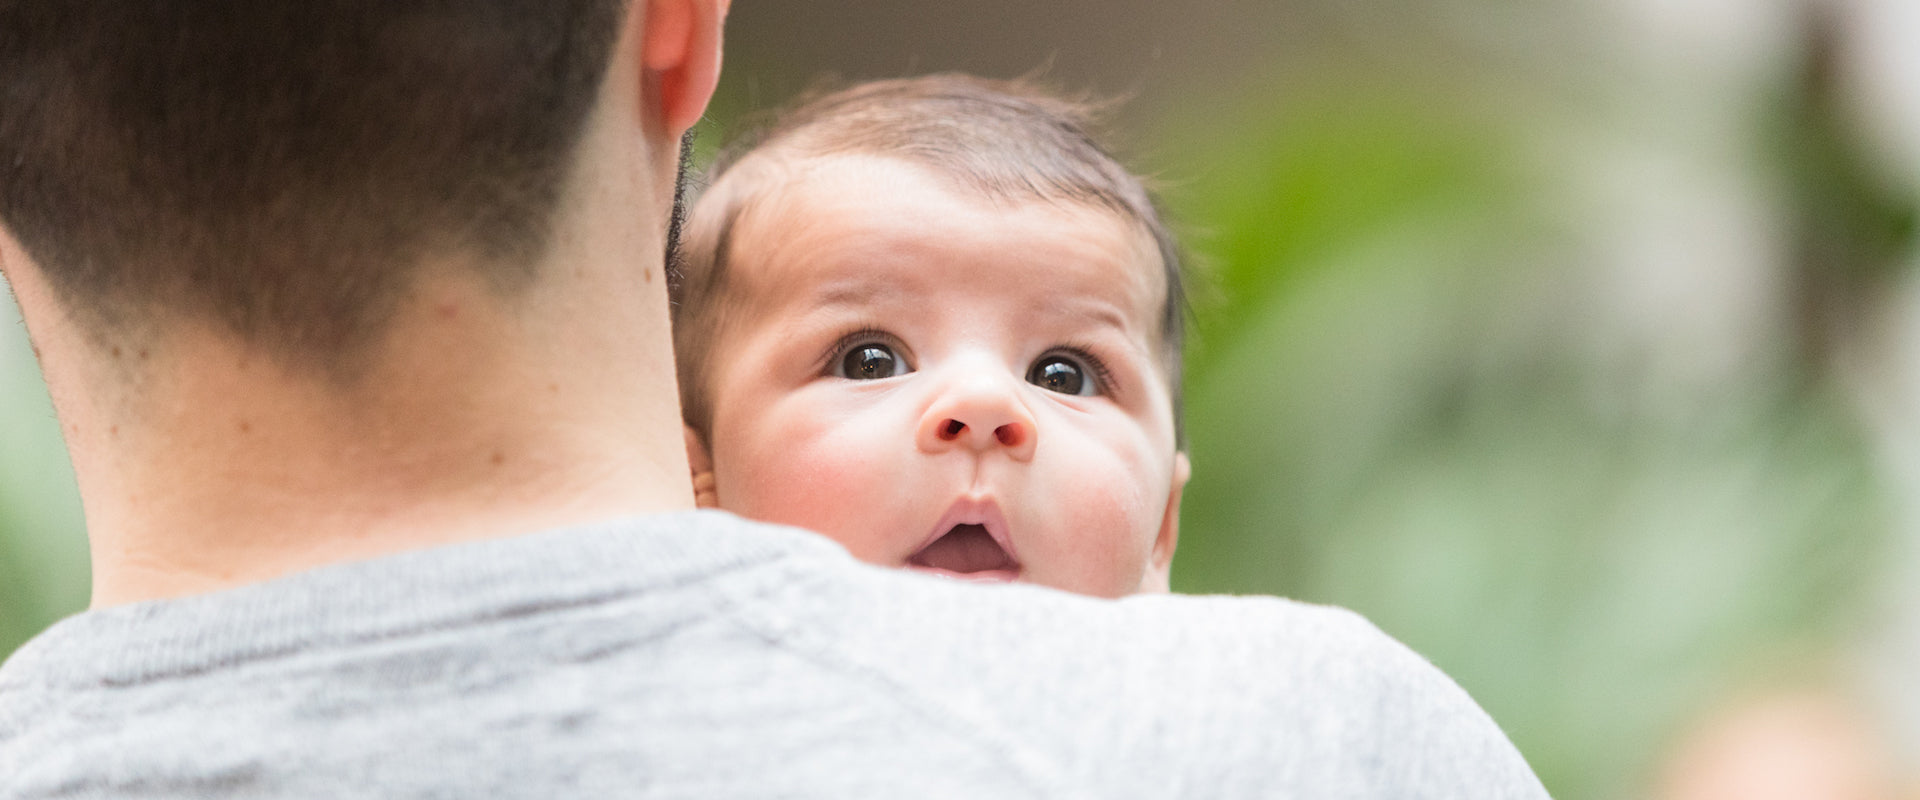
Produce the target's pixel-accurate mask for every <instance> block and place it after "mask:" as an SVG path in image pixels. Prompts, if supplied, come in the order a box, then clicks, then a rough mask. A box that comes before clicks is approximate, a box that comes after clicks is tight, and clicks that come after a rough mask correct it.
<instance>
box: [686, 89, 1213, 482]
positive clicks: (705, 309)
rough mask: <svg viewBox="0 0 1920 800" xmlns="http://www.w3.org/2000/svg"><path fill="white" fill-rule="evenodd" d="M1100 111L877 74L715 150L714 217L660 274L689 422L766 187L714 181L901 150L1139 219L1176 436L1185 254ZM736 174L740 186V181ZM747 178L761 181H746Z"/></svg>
mask: <svg viewBox="0 0 1920 800" xmlns="http://www.w3.org/2000/svg"><path fill="white" fill-rule="evenodd" d="M1098 110H1099V109H1098V106H1097V105H1096V104H1094V103H1090V102H1085V101H1081V100H1075V99H1071V98H1068V97H1064V96H1062V95H1060V94H1058V93H1055V92H1050V91H1047V90H1045V89H1043V88H1040V87H1038V86H1036V85H1034V84H1033V83H1032V82H1030V81H996V80H988V79H985V78H977V77H973V76H969V75H961V74H952V73H946V74H937V75H926V76H921V77H915V78H899V79H893V80H881V81H872V82H868V83H862V84H858V85H855V86H852V87H849V88H846V89H842V90H840V91H837V92H832V93H828V94H815V95H810V96H806V97H803V98H801V99H800V100H799V101H796V103H795V104H793V105H792V106H791V107H789V108H787V109H785V110H782V111H778V112H775V113H773V114H771V115H769V116H768V117H766V118H765V119H764V120H763V121H762V122H761V124H759V125H758V126H753V127H750V128H749V129H748V131H747V133H745V134H743V135H741V136H739V137H737V138H736V140H734V141H733V142H730V143H729V144H728V145H727V146H726V147H724V148H722V149H721V152H720V154H719V155H718V156H717V157H716V158H715V160H714V164H713V166H712V167H711V168H710V170H709V172H708V179H707V183H708V185H709V186H710V187H714V188H716V189H719V190H720V195H721V196H719V197H716V198H715V200H716V201H717V202H720V203H722V204H723V207H722V208H720V210H719V211H718V212H716V213H717V214H718V215H719V217H718V219H716V220H713V221H711V222H709V221H704V220H703V221H701V224H700V225H699V226H698V227H697V228H690V229H688V230H686V231H684V233H685V237H684V239H683V241H682V245H683V247H682V249H681V250H679V251H678V252H677V253H676V254H675V257H674V259H673V260H672V263H671V264H670V265H669V270H668V289H669V292H670V294H671V296H672V298H673V329H674V332H673V338H674V349H675V355H676V360H677V361H678V364H679V373H680V397H681V408H682V410H683V413H684V414H685V416H686V419H687V424H688V425H689V426H691V427H692V428H693V429H694V430H695V431H696V432H698V433H699V434H700V435H701V436H702V437H708V436H710V435H711V433H712V431H711V430H709V426H710V424H711V419H710V418H709V417H710V415H711V413H712V409H711V408H710V405H711V403H710V398H709V397H708V396H707V387H706V383H707V376H706V374H705V366H704V365H705V363H706V361H707V360H708V359H707V358H706V350H707V349H708V348H709V347H710V346H711V345H712V344H713V341H712V340H713V339H714V338H715V337H716V336H717V335H718V327H719V325H720V318H721V316H722V315H723V314H724V313H725V308H724V307H723V305H722V302H723V301H722V300H721V299H720V298H721V295H724V294H725V293H726V291H725V287H726V284H727V282H728V274H727V272H728V270H727V259H728V255H729V250H730V246H729V245H730V241H731V238H732V233H733V227H734V224H735V222H736V221H737V220H738V219H739V218H740V217H741V215H742V214H743V213H745V211H746V210H747V208H748V207H750V206H751V205H752V203H753V202H754V200H755V199H756V198H758V197H760V196H762V195H764V194H765V193H766V192H767V191H768V190H770V189H772V188H773V187H767V186H752V185H749V186H747V187H746V188H744V189H743V188H738V187H727V188H725V189H721V186H722V182H723V181H724V180H726V179H727V177H728V175H729V173H730V170H732V169H733V168H734V167H735V166H736V165H740V164H743V163H745V162H746V161H748V160H750V159H756V158H764V157H775V158H781V157H794V158H816V157H822V156H831V155H838V154H856V153H857V154H868V155H878V156H885V157H889V158H898V159H902V160H905V161H907V162H909V163H913V164H917V165H920V166H923V167H926V168H928V169H930V170H932V171H933V172H934V173H935V174H938V175H941V176H943V177H946V178H948V179H951V180H955V181H957V182H959V184H960V185H962V186H964V187H966V188H968V189H969V190H972V191H977V192H980V193H981V194H983V195H985V196H987V197H991V198H996V199H1001V198H1004V199H1014V200H1041V201H1049V202H1067V203H1077V204H1082V205H1087V206H1091V207H1094V208H1098V209H1102V210H1106V211H1110V212H1112V213H1114V214H1116V215H1119V216H1120V217H1122V218H1124V219H1126V220H1128V221H1130V222H1132V223H1134V224H1135V225H1138V226H1139V227H1140V229H1141V230H1143V231H1145V232H1146V233H1148V234H1149V235H1151V236H1152V237H1153V240H1154V243H1155V244H1156V245H1157V247H1158V249H1159V255H1160V263H1161V270H1162V273H1163V275H1164V277H1165V282H1166V302H1165V303H1164V305H1163V307H1162V309H1161V314H1160V329H1159V331H1158V334H1159V339H1160V341H1159V344H1160V346H1161V352H1160V356H1161V361H1162V363H1163V365H1164V366H1165V367H1166V372H1167V379H1168V381H1169V383H1170V384H1171V392H1172V399H1173V418H1174V428H1175V431H1176V436H1177V437H1179V441H1180V442H1181V444H1182V446H1184V443H1185V426H1184V425H1183V424H1182V422H1181V400H1180V398H1181V390H1180V385H1181V355H1182V347H1183V344H1184V339H1185V333H1186V316H1187V298H1186V291H1185V286H1184V282H1183V279H1182V272H1181V266H1180V264H1181V250H1180V247H1179V243H1178V242H1177V240H1176V239H1175V238H1174V236H1173V233H1172V232H1171V230H1170V229H1169V228H1168V226H1167V225H1166V224H1165V222H1164V221H1163V220H1162V219H1161V215H1160V211H1159V209H1158V207H1157V204H1156V203H1155V201H1154V198H1153V195H1152V193H1151V192H1150V191H1149V190H1148V189H1147V187H1146V185H1145V183H1144V182H1143V181H1142V180H1141V179H1140V178H1139V177H1138V176H1136V175H1134V174H1133V173H1132V172H1130V171H1128V170H1127V168H1126V167H1125V166H1123V165H1121V163H1120V161H1119V160H1118V159H1116V158H1115V157H1114V156H1113V155H1112V154H1111V153H1109V152H1108V150H1107V149H1106V148H1105V147H1104V146H1103V145H1102V144H1101V143H1100V140H1099V137H1098V136H1097V135H1096V132H1095V131H1096V128H1097V124H1096V119H1097V116H1098V113H1097V112H1098ZM735 180H740V178H739V177H736V178H735ZM747 180H748V183H749V184H751V183H753V182H754V181H757V180H760V179H759V178H757V177H752V176H749V177H748V178H747Z"/></svg>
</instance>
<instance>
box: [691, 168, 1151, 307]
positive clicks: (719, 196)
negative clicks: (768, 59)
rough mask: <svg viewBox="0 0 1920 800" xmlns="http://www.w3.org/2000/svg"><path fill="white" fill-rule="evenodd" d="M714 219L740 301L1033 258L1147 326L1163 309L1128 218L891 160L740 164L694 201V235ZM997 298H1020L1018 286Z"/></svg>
mask: <svg viewBox="0 0 1920 800" xmlns="http://www.w3.org/2000/svg"><path fill="white" fill-rule="evenodd" d="M709 201H712V202H709ZM710 213H725V214H730V215H731V216H732V217H733V218H732V219H731V220H728V221H726V223H725V224H726V225H727V228H728V236H727V238H728V240H729V241H728V249H729V253H728V254H727V257H726V259H725V260H726V261H727V262H729V263H728V264H726V265H725V266H724V267H723V268H725V269H728V270H731V271H735V272H738V273H740V274H738V275H735V276H733V278H734V279H730V280H729V281H727V282H726V283H728V284H729V285H730V286H732V287H734V288H735V289H740V290H749V291H751V290H762V291H779V292H791V291H794V290H796V289H797V288H799V287H797V286H796V285H795V284H796V283H802V282H815V283H817V282H818V281H819V280H820V279H851V280H854V281H856V282H857V281H858V279H859V278H861V277H862V273H863V271H865V270H868V269H871V268H873V267H875V266H876V265H881V264H888V263H891V264H893V265H894V266H895V267H896V269H895V270H893V271H892V272H889V273H888V275H886V276H881V277H882V278H885V277H889V276H891V277H896V278H905V279H909V280H910V279H911V278H912V272H911V270H908V271H905V272H904V273H903V272H902V271H901V270H899V269H897V267H898V266H899V265H900V263H902V262H905V263H907V264H913V263H924V262H928V261H932V260H937V258H938V257H940V256H952V255H954V254H956V253H960V254H972V255H974V256H975V257H979V258H990V257H993V256H994V255H995V254H1001V255H1004V256H1005V257H1008V258H1027V257H1028V256H1035V257H1034V258H1032V259H1031V260H1032V261H1034V262H1035V266H1034V268H1035V269H1036V270H1044V271H1046V272H1048V273H1054V272H1060V271H1066V272H1071V273H1072V274H1073V277H1077V278H1078V279H1079V280H1080V281H1081V283H1083V284H1084V285H1085V287H1086V289H1087V291H1088V292H1090V293H1095V294H1115V293H1116V292H1124V294H1125V295H1126V296H1127V302H1126V303H1125V305H1127V306H1130V307H1133V308H1134V309H1135V310H1136V311H1137V312H1139V313H1140V314H1142V315H1144V316H1145V317H1146V318H1147V319H1154V318H1157V316H1158V314H1159V311H1160V309H1161V307H1162V306H1163V305H1164V304H1165V303H1166V302H1167V292H1168V276H1167V267H1166V264H1165V261H1164V257H1163V253H1162V252H1161V250H1160V248H1159V247H1158V245H1157V241H1156V239H1155V237H1154V236H1153V234H1152V232H1151V231H1149V230H1148V229H1147V228H1146V226H1144V225H1143V224H1141V223H1139V222H1138V221H1137V220H1135V219H1134V218H1133V217H1132V216H1131V215H1129V214H1127V213H1125V212H1124V211H1122V210H1119V209H1116V208H1113V207H1111V206H1109V205H1106V204H1103V203H1100V202H1097V201H1094V200H1090V199H1082V198H1072V197H1054V196H1048V195H1046V194H1043V193H1039V192H1033V193H1028V194H1025V195H1016V194H1010V193H1007V192H1001V191H994V190H992V189H990V188H986V187H983V186H981V185H979V184H978V183H976V182H974V181H970V180H968V179H967V177H966V176H964V175H959V174H955V173H953V172H952V171H948V170H942V169H940V168H939V167H938V166H935V165H930V164H924V163H918V162H915V161H913V160H910V159H904V158H899V157H895V156H890V155H868V154H861V153H836V154H829V155H807V156H800V157H794V156H791V155H786V156H783V157H779V158H767V159H764V160H759V159H757V158H750V159H749V160H743V161H742V162H740V163H739V164H738V165H737V167H736V168H735V169H734V170H732V171H730V172H729V173H728V174H726V175H724V176H722V180H721V181H720V182H718V183H716V184H715V186H714V187H713V191H711V192H710V194H709V196H708V197H703V198H702V200H701V203H700V205H699V206H698V207H697V208H696V210H695V215H696V224H700V223H701V222H704V220H699V219H698V218H699V217H700V216H702V215H706V214H710ZM1042 255H1052V256H1053V257H1054V258H1053V260H1052V261H1047V260H1046V259H1045V258H1043V257H1038V256H1042ZM997 288H1000V289H1002V290H1005V291H1007V292H1009V293H1017V292H1018V291H1019V289H1020V286H1019V285H1018V284H1012V285H1004V286H999V287H997ZM1154 327H1155V326H1151V325H1148V326H1144V329H1145V330H1147V331H1149V332H1153V329H1154Z"/></svg>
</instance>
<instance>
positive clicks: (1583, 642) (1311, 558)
mask: <svg viewBox="0 0 1920 800" xmlns="http://www.w3.org/2000/svg"><path fill="white" fill-rule="evenodd" d="M1340 89H1341V92H1340V93H1339V94H1338V95H1334V94H1332V93H1319V94H1316V93H1313V92H1300V93H1296V94H1295V98H1304V99H1287V98H1286V96H1285V94H1284V93H1276V92H1262V93H1260V94H1259V95H1258V97H1257V98H1255V99H1252V100H1250V101H1249V103H1248V105H1249V106H1250V107H1253V108H1256V109H1259V110H1260V111H1258V112H1255V113H1259V114H1265V115H1266V116H1264V117H1259V118H1255V119H1251V120H1249V119H1238V120H1234V121H1233V122H1231V123H1228V124H1224V125H1221V126H1220V127H1217V128H1213V129H1211V130H1212V132H1213V135H1212V136H1211V137H1210V139H1208V140H1206V141H1207V143H1206V144H1205V145H1204V146H1199V147H1185V146H1183V147H1182V148H1181V152H1184V153H1187V154H1188V157H1189V158H1191V159H1192V161H1193V162H1194V164H1195V165H1197V166H1195V168H1194V169H1193V170H1192V171H1191V172H1190V173H1188V174H1194V175H1199V176H1202V177H1201V178H1200V179H1199V180H1197V181H1196V182H1194V183H1193V184H1190V185H1188V186H1187V187H1185V188H1184V190H1183V191H1182V192H1181V193H1180V194H1179V195H1177V196H1176V198H1177V199H1178V200H1179V201H1180V202H1178V203H1177V208H1176V210H1177V212H1178V214H1177V215H1178V216H1179V217H1181V218H1184V219H1189V220H1197V221H1199V222H1200V224H1201V225H1203V226H1204V227H1205V228H1207V229H1208V233H1209V235H1207V236H1205V237H1204V238H1201V239H1199V240H1198V241H1197V243H1196V247H1197V249H1199V250H1200V251H1201V254H1202V255H1203V256H1204V257H1205V259H1206V260H1207V261H1208V262H1210V263H1211V264H1212V265H1213V267H1214V269H1215V271H1216V273H1217V275H1218V280H1219V285H1220V292H1221V294H1222V295H1223V297H1222V298H1221V300H1220V302H1218V303H1215V304H1214V307H1211V308H1204V309H1202V311H1201V312H1200V313H1201V319H1200V320H1199V321H1198V330H1199V331H1200V336H1199V339H1200V342H1199V345H1198V348H1197V352H1196V353H1195V358H1194V359H1193V364H1194V366H1193V368H1192V370H1191V372H1190V375H1189V384H1188V420H1187V423H1188V430H1189V431H1190V433H1191V450H1192V453H1191V455H1192V458H1193V463H1194V470H1195V472H1194V479H1193V483H1192V485H1191V486H1190V487H1189V489H1188V491H1187V494H1186V500H1185V505H1184V515H1183V530H1184V532H1183V535H1182V541H1181V548H1180V555H1179V558H1178V559H1177V560H1176V562H1175V564H1176V569H1175V576H1174V577H1175V588H1176V589H1178V590H1181V591H1187V592H1235V593H1272V594H1280V595H1285V596H1291V597H1295V598H1300V599H1304V600H1309V601H1314V602H1325V603H1333V604H1338V605H1343V606H1347V607H1350V608H1353V609H1356V610H1358V611H1360V612H1362V613H1364V614H1366V615H1367V616H1368V617H1369V618H1371V619H1372V620H1373V621H1374V622H1375V623H1376V624H1378V625H1380V626H1381V627H1382V628H1383V629H1384V630H1386V631H1387V632H1388V633H1390V634H1392V635H1394V636H1395V637H1397V638H1399V639H1401V640H1402V641H1404V642H1407V643H1408V644H1409V645H1410V646H1412V647H1413V648H1414V649H1416V650H1418V651H1420V652H1421V653H1423V654H1424V655H1426V656H1427V657H1429V658H1431V659H1433V660H1434V661H1435V662H1436V663H1437V664H1438V665H1439V666H1440V667H1441V668H1442V669H1443V670H1445V671H1446V672H1447V673H1448V674H1449V675H1451V676H1453V677H1454V678H1455V679H1456V680H1458V681H1459V682H1460V683H1461V684H1462V685H1463V686H1465V687H1466V688H1467V689H1468V690H1469V691H1470V692H1471V693H1472V694H1473V695H1474V696H1475V697H1476V698H1477V699H1478V700H1479V701H1480V702H1481V703H1482V704H1483V705H1484V706H1485V707H1486V708H1487V709H1488V711H1489V712H1490V713H1491V714H1492V715H1493V716H1494V718H1495V719H1497V720H1499V721H1501V723H1502V724H1503V725H1504V726H1505V727H1506V729H1507V731H1508V732H1509V734H1510V735H1511V736H1512V737H1513V738H1514V740H1515V742H1516V743H1517V744H1518V745H1519V746H1520V748H1521V749H1522V751H1523V752H1524V753H1525V754H1526V755H1527V757H1528V758H1529V760H1530V762H1531V763H1532V764H1533V766H1534V767H1535V769H1536V770H1537V771H1538V772H1539V773H1540V775H1541V776H1542V779H1543V780H1545V781H1546V783H1547V785H1548V788H1549V789H1550V790H1551V791H1552V792H1553V793H1554V795H1555V796H1556V797H1562V798H1576V799H1577V798H1590V797H1616V796H1622V795H1626V794H1631V793H1633V791H1634V790H1635V789H1637V788H1639V784H1638V780H1639V779H1640V778H1642V777H1644V776H1645V774H1646V772H1647V770H1648V769H1649V768H1650V766H1651V765H1652V762H1653V761H1654V760H1655V759H1656V758H1657V756H1658V753H1659V748H1660V746H1661V745H1662V744H1663V743H1664V741H1665V740H1666V738H1667V737H1669V736H1671V735H1672V732H1673V730H1674V727H1675V725H1676V724H1677V723H1678V722H1679V721H1680V720H1681V719H1683V718H1684V716H1685V715H1686V714H1688V713H1690V712H1693V711H1696V710H1698V708H1700V707H1701V706H1702V705H1704V704H1706V703H1707V702H1709V701H1711V700H1712V699H1713V698H1714V694H1715V692H1717V691H1724V690H1725V688H1726V687H1727V686H1728V685H1729V683H1730V682H1734V681H1737V680H1738V679H1740V678H1742V677H1749V676H1748V675H1746V673H1747V672H1749V671H1752V670H1756V669H1766V668H1768V665H1770V664H1773V663H1775V661H1777V660H1778V659H1779V658H1781V656H1780V654H1781V653H1783V652H1785V653H1786V656H1784V657H1785V658H1787V659H1792V658H1799V657H1802V656H1803V654H1807V653H1817V652H1819V651H1820V650H1821V646H1820V642H1821V641H1823V640H1824V639H1825V638H1827V637H1830V636H1832V635H1833V633H1832V632H1833V631H1835V630H1836V626H1839V625H1842V624H1843V623H1844V621H1845V620H1847V619H1850V618H1851V617H1850V615H1851V614H1853V613H1855V612H1857V610H1858V604H1859V602H1860V601H1861V597H1860V594H1859V591H1858V587H1860V586H1862V585H1864V584H1866V583H1868V581H1866V580H1865V578H1866V577H1867V576H1869V575H1871V574H1872V569H1871V566H1872V563H1873V560H1874V557H1875V554H1876V553H1877V552H1878V549H1877V548H1878V545H1879V544H1880V539H1879V535H1880V531H1881V529H1882V528H1883V527H1884V521H1883V520H1882V519H1881V516H1880V511H1879V504H1878V495H1877V487H1876V486H1875V483H1874V478H1873V474H1872V471H1871V469H1870V465H1869V462H1868V458H1867V455H1866V451H1865V447H1864V444H1863V442H1862V441H1861V436H1860V434H1859V432H1858V431H1857V430H1856V429H1855V427H1854V425H1853V423H1852V421H1851V420H1850V419H1849V418H1848V416H1847V415H1846V414H1845V413H1844V411H1843V410H1842V409H1841V407H1840V406H1839V405H1838V404H1836V403H1833V402H1832V401H1831V400H1830V399H1829V398H1828V397H1827V396H1825V394H1823V393H1822V391H1821V390H1820V389H1818V387H1814V388H1807V387H1806V386H1805V385H1803V384H1802V383H1799V382H1797V381H1796V380H1795V379H1793V377H1792V375H1791V373H1789V372H1786V371H1782V370H1776V369H1771V368H1769V367H1767V366H1766V365H1759V364H1756V365H1753V366H1752V367H1751V368H1750V369H1747V370H1746V371H1745V372H1743V373H1742V376H1743V377H1742V378H1741V380H1739V381H1736V382H1733V383H1730V384H1726V385H1712V386H1669V385H1663V384H1662V383H1661V382H1660V381H1659V380H1658V379H1657V378H1656V377H1654V376H1650V375H1648V374H1645V373H1642V372H1636V371H1634V370H1632V369H1631V368H1622V367H1620V366H1619V365H1617V364H1613V363H1610V362H1603V361H1601V360H1600V359H1597V358H1595V357H1594V356H1593V355H1592V353H1593V352H1594V348H1593V347H1591V346H1590V343H1589V342H1588V341H1587V338H1586V337H1590V336H1592V335H1593V332H1592V331H1589V330H1585V329H1584V327H1583V326H1584V321H1585V320H1586V319H1587V318H1588V317H1590V316H1591V313H1590V310H1588V309H1587V307H1586V306H1585V304H1584V303H1583V293H1585V292H1586V291H1587V288H1586V287H1585V286H1584V284H1583V283H1582V281H1583V280H1584V279H1585V276H1584V275H1583V274H1582V273H1581V272H1580V270H1579V269H1577V268H1576V266H1577V264H1578V263H1579V262H1580V258H1579V256H1578V254H1576V253H1573V252H1571V245H1569V244H1568V241H1569V237H1567V236H1566V235H1564V233H1563V232H1564V231H1567V230H1570V229H1573V228H1576V227H1577V226H1579V225H1581V224H1583V221H1582V220H1563V219H1555V218H1553V217H1552V216H1551V215H1550V214H1548V213H1546V212H1545V211H1543V210H1542V208H1541V206H1542V205H1543V204H1542V203H1541V202H1540V198H1542V197H1544V196H1547V195H1548V189H1549V188H1550V187H1547V186H1546V185H1545V181H1546V179H1547V177H1548V176H1547V175H1545V174H1544V173H1543V172H1541V168H1540V167H1539V166H1536V165H1531V164H1528V163H1527V162H1525V161H1523V160H1522V159H1521V157H1520V156H1519V155H1517V154H1519V153H1523V152H1526V148H1524V147H1523V146H1522V143H1521V142H1517V141H1514V140H1513V139H1512V138H1511V137H1510V136H1509V134H1508V132H1507V131H1506V130H1505V129H1503V128H1501V127H1499V126H1498V120H1493V121H1484V122H1476V121H1474V120H1471V119H1467V118H1464V117H1462V116H1460V115H1457V114H1455V113H1454V112H1453V111H1452V110H1451V109H1449V108H1447V107H1445V106H1442V105H1440V104H1436V103H1433V102H1431V101H1430V100H1429V99H1426V98H1422V97H1417V96H1409V95H1405V94H1399V93H1394V92H1373V93H1369V92H1367V91H1365V90H1364V89H1358V88H1356V87H1354V86H1352V85H1351V84H1347V85H1342V86H1341V87H1340ZM1276 96H1278V97H1280V98H1281V99H1279V100H1276ZM1228 116H1229V117H1231V115H1228Z"/></svg>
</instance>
